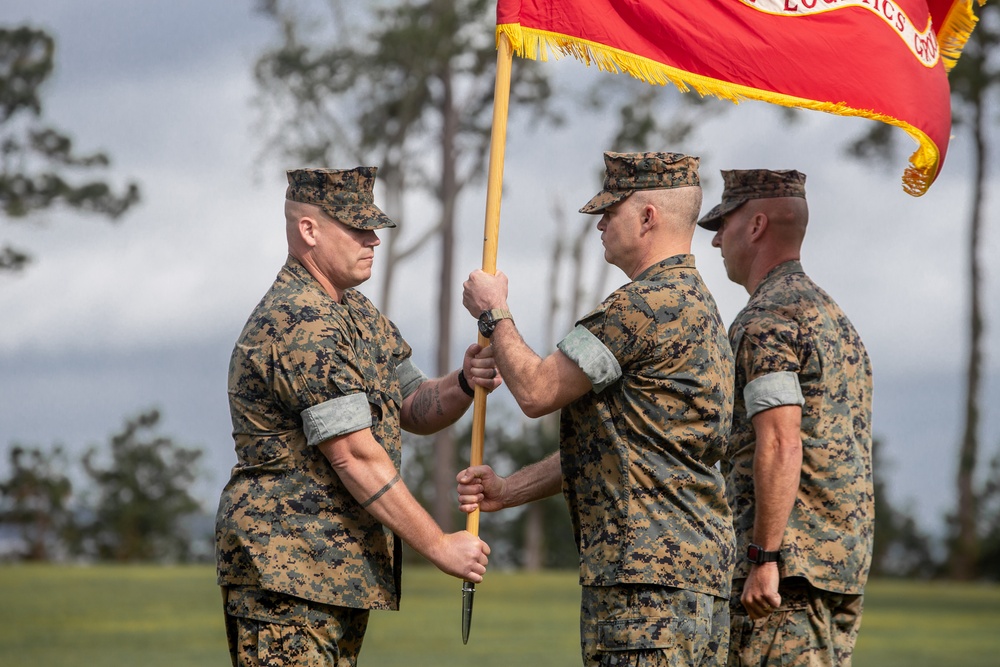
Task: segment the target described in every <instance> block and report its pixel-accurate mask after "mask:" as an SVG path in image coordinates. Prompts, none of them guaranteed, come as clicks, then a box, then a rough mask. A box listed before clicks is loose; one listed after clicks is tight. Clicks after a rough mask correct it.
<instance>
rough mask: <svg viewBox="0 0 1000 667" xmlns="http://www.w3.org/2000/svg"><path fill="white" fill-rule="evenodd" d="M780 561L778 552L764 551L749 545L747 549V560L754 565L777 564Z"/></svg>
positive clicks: (762, 548) (761, 548)
mask: <svg viewBox="0 0 1000 667" xmlns="http://www.w3.org/2000/svg"><path fill="white" fill-rule="evenodd" d="M780 559H781V552H780V551H764V547H761V546H758V545H756V544H751V545H750V546H748V547H747V560H748V561H750V562H751V563H754V564H756V565H762V564H764V563H777V562H778V560H780Z"/></svg>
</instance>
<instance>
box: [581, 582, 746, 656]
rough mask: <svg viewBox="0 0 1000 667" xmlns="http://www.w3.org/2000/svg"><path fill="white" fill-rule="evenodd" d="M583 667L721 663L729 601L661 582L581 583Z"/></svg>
mask: <svg viewBox="0 0 1000 667" xmlns="http://www.w3.org/2000/svg"><path fill="white" fill-rule="evenodd" d="M582 599H583V605H582V607H583V610H584V612H583V615H582V616H581V618H580V637H581V644H582V647H583V664H584V666H585V667H607V666H610V665H615V666H616V667H692V666H695V665H696V666H698V667H722V665H724V664H725V660H726V647H727V645H728V644H729V603H728V602H727V601H726V600H724V599H722V598H718V597H715V596H713V595H706V594H705V593H696V592H694V591H686V590H683V589H679V588H669V587H665V586H643V585H625V586H584V588H583V595H582Z"/></svg>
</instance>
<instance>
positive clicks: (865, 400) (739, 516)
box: [723, 261, 874, 594]
mask: <svg viewBox="0 0 1000 667" xmlns="http://www.w3.org/2000/svg"><path fill="white" fill-rule="evenodd" d="M729 337H730V340H731V341H732V345H733V350H735V352H736V406H735V413H734V416H733V431H732V435H731V436H730V443H729V452H728V455H727V457H726V460H725V461H723V472H724V473H725V474H726V479H727V484H728V488H727V495H728V498H729V504H730V506H731V507H732V509H733V515H734V522H735V527H736V537H737V544H738V545H739V549H740V553H741V554H742V553H745V550H746V547H747V545H748V544H750V543H751V541H752V537H753V522H754V502H753V500H754V480H753V460H754V450H755V445H756V442H755V436H754V431H753V423H752V422H751V419H750V416H752V415H753V414H754V413H756V412H759V411H761V410H764V409H767V407H776V406H779V405H788V404H795V403H799V404H802V426H801V432H802V472H801V479H800V483H799V490H798V494H797V497H796V499H795V506H794V507H793V509H792V512H791V515H790V517H789V519H788V524H787V526H786V528H785V536H784V540H783V542H782V544H781V557H782V560H781V562H780V563H779V568H780V572H781V576H782V577H792V576H800V577H805V578H806V579H808V580H809V581H810V583H812V584H813V585H814V586H816V587H817V588H821V589H823V590H827V591H832V592H834V593H847V594H858V593H861V592H862V590H863V588H864V585H865V582H866V580H867V578H868V569H869V566H870V565H871V555H872V536H873V525H872V524H873V518H874V495H873V488H872V461H871V444H872V436H871V432H872V373H871V364H870V362H869V359H868V353H867V352H866V351H865V347H864V345H863V344H862V342H861V338H860V337H859V336H858V333H857V331H855V329H854V326H853V325H852V324H851V322H850V321H849V320H848V319H847V316H846V315H844V313H843V311H842V310H841V309H840V307H839V306H838V305H837V304H836V303H835V302H834V301H833V299H831V298H830V297H829V296H828V295H827V294H826V292H824V291H823V290H822V289H820V288H819V287H818V286H817V285H816V284H815V283H814V282H813V281H812V280H810V279H809V277H808V276H807V275H806V274H805V273H803V271H802V265H801V264H800V263H799V262H797V261H791V262H785V263H784V264H781V265H780V266H778V267H777V268H775V269H773V270H772V271H771V272H770V273H769V274H768V275H767V276H766V277H765V278H764V280H763V281H762V282H761V283H760V285H759V286H758V287H757V289H756V290H754V293H753V295H752V296H751V297H750V300H749V302H748V303H747V305H746V307H745V308H744V309H743V310H742V311H740V313H739V314H738V315H737V316H736V319H735V320H734V321H733V324H732V326H731V327H730V331H729ZM761 378H767V379H766V380H764V382H763V385H766V384H768V383H772V382H773V381H774V380H779V379H782V378H785V379H787V380H790V381H791V383H792V386H791V390H792V391H793V392H795V393H798V392H797V391H796V390H795V385H796V384H797V385H798V387H799V388H800V389H801V393H800V394H799V398H798V400H795V399H794V398H788V397H782V396H780V393H781V392H780V390H779V391H773V390H772V391H769V392H766V394H769V395H763V396H761V395H754V393H755V392H753V391H750V392H746V391H745V388H746V387H747V385H748V384H749V383H751V382H753V381H754V380H760V379H761ZM796 380H797V382H796ZM758 386H762V385H761V383H758ZM774 386H777V385H776V384H772V387H774ZM748 405H749V413H750V416H748ZM749 572H750V564H749V563H748V562H747V561H746V560H745V559H743V558H740V559H739V561H738V564H737V567H736V576H737V578H742V577H746V576H748V574H749Z"/></svg>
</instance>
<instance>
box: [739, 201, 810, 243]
mask: <svg viewBox="0 0 1000 667" xmlns="http://www.w3.org/2000/svg"><path fill="white" fill-rule="evenodd" d="M743 207H744V208H745V209H746V212H745V213H746V214H747V215H750V216H753V215H756V214H757V213H762V214H764V215H765V216H766V217H767V227H766V228H765V230H764V238H763V240H764V242H765V244H766V245H767V246H769V247H771V248H772V249H773V250H775V251H778V252H779V253H783V252H787V251H791V250H794V252H795V253H796V254H798V252H799V250H800V249H801V248H802V241H803V240H804V239H805V236H806V226H807V225H808V223H809V205H808V204H807V203H806V200H805V199H804V198H802V197H770V198H766V199H752V200H750V201H748V202H747V203H746V204H744V205H743Z"/></svg>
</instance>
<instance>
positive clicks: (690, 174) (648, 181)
mask: <svg viewBox="0 0 1000 667" xmlns="http://www.w3.org/2000/svg"><path fill="white" fill-rule="evenodd" d="M698 162H699V160H698V158H696V157H692V156H690V155H684V154H682V153H605V154H604V165H605V175H604V189H603V190H601V191H600V192H598V193H597V194H596V195H594V197H593V198H592V199H591V200H590V201H589V202H587V203H586V205H585V206H584V207H583V208H581V209H580V213H601V212H602V211H604V209H606V208H607V207H609V206H611V205H612V204H617V203H618V202H620V201H622V200H623V199H625V198H626V197H628V196H629V195H630V194H632V193H633V192H635V191H636V190H658V189H667V188H683V187H686V186H691V185H700V184H701V182H700V181H699V180H698Z"/></svg>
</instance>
